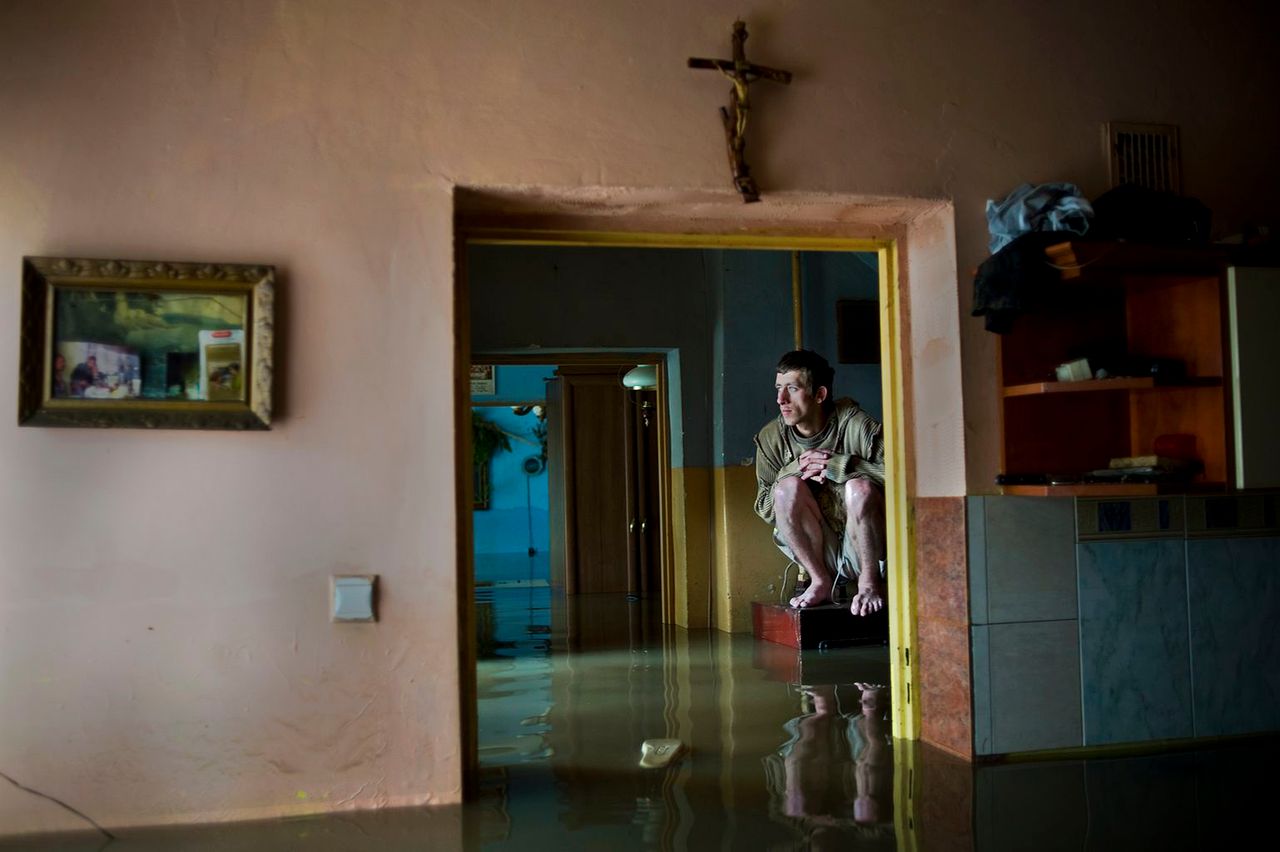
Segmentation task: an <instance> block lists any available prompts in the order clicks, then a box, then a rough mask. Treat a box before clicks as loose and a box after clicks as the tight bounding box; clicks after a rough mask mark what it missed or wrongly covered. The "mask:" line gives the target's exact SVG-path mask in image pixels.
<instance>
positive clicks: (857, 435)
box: [825, 415, 884, 485]
mask: <svg viewBox="0 0 1280 852" xmlns="http://www.w3.org/2000/svg"><path fill="white" fill-rule="evenodd" d="M883 433H884V430H883V428H882V427H881V425H880V423H879V422H878V421H876V420H875V419H874V418H872V417H868V416H865V415H864V416H862V417H851V418H849V422H848V424H847V425H846V426H845V442H844V443H845V446H846V447H856V448H857V449H856V451H855V452H852V453H832V454H831V458H830V459H828V460H827V467H826V476H825V478H826V479H828V480H830V481H831V482H835V483H838V484H843V483H845V482H848V481H849V480H850V479H853V478H855V477H861V478H863V479H870V480H872V481H873V482H877V483H879V484H880V485H884V435H883Z"/></svg>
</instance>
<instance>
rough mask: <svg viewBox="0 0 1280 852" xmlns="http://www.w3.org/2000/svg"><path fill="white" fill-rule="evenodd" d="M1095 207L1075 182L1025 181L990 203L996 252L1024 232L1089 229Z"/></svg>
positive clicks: (989, 218) (993, 250)
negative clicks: (1036, 183)
mask: <svg viewBox="0 0 1280 852" xmlns="http://www.w3.org/2000/svg"><path fill="white" fill-rule="evenodd" d="M1091 218H1093V207H1092V206H1091V205H1090V204H1089V202H1088V201H1087V200H1086V199H1085V197H1084V196H1083V195H1081V194H1080V190H1079V189H1078V188H1077V187H1076V185H1075V184H1073V183H1042V184H1040V185H1039V186H1032V185H1031V184H1029V183H1024V184H1022V185H1021V186H1019V187H1018V188H1017V189H1015V190H1014V191H1013V192H1011V193H1009V195H1008V197H1006V198H1005V199H1004V200H1003V201H1001V202H999V203H996V202H995V201H988V202H987V230H988V231H989V232H990V233H991V244H990V247H991V253H992V254H995V253H996V252H998V251H1000V249H1002V248H1004V247H1005V246H1006V245H1008V244H1009V243H1011V242H1013V241H1014V240H1015V239H1017V238H1018V237H1020V236H1022V235H1023V234H1029V233H1031V232H1033V231H1070V232H1071V233H1073V234H1084V233H1086V232H1087V231H1088V230H1089V220H1090V219H1091Z"/></svg>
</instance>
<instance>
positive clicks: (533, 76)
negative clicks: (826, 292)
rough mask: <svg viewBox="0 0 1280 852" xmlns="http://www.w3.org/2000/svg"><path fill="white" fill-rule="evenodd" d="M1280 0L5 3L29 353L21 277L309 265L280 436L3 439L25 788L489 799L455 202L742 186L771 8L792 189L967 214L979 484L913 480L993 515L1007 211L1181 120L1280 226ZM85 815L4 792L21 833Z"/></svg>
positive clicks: (3, 54)
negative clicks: (144, 265)
mask: <svg viewBox="0 0 1280 852" xmlns="http://www.w3.org/2000/svg"><path fill="white" fill-rule="evenodd" d="M1265 8H1269V7H1268V4H1264V3H1253V4H1251V3H1239V4H1233V5H1232V6H1231V7H1230V13H1228V12H1227V11H1220V10H1219V9H1218V8H1217V7H1214V6H1212V5H1210V4H1202V3H1193V2H1190V0H1183V2H1156V0H1146V2H1143V0H1135V2H1131V3H1125V4H1116V3H1113V2H1108V1H1106V0H1081V2H1077V3H1074V4H1066V5H1064V4H1033V3H1025V2H1021V0H1002V2H976V3H970V2H952V3H945V2H937V0H933V2H903V3H895V4H889V5H886V4H875V3H869V2H865V3H864V2H854V3H851V2H848V0H827V2H818V0H813V2H806V3H803V4H798V3H789V2H764V0H747V2H745V3H743V2H733V3H730V2H725V0H707V2H701V3H697V4H690V3H685V2H677V0H651V2H646V3H630V2H625V3H624V2H599V0H545V2H538V3H519V4H516V3H501V2H477V0H454V1H453V2H444V1H443V0H442V2H436V3H431V4H425V3H420V2H413V0H382V1H381V2H368V1H367V0H365V2H355V0H345V1H344V2H337V0H330V1H329V2H326V0H306V2H302V0H297V2H291V1H288V0H280V2H265V0H264V2H231V0H227V2H213V0H210V2H195V0H191V2H186V0H176V2H145V0H115V2H90V0H74V1H73V0H61V2H59V0H45V2H41V3H38V4H37V3H4V4H0V116H3V120H0V282H2V281H6V280H7V282H8V283H7V285H6V286H0V316H3V317H6V318H8V319H7V321H6V322H5V323H4V324H3V325H0V340H2V341H3V345H4V347H5V348H7V350H8V351H9V352H10V353H11V357H12V353H14V352H15V351H16V347H17V340H16V333H17V321H16V316H17V307H18V298H17V296H18V293H17V283H18V269H19V260H20V258H21V256H22V255H23V254H55V255H56V254H78V255H84V256H101V257H139V258H169V259H208V260H229V261H252V262H266V263H275V264H278V265H279V266H280V268H281V269H282V270H283V272H284V283H283V286H282V288H281V290H282V294H283V295H282V301H283V305H282V309H283V316H282V323H281V329H282V340H281V345H280V347H279V351H278V356H279V358H280V361H281V363H282V365H283V370H282V375H281V385H282V391H283V396H282V399H281V401H280V406H279V411H280V418H279V422H278V426H277V428H276V429H275V431H273V432H271V433H269V434H265V435H233V434H221V433H201V432H193V433H178V432H175V433H156V434H144V433H132V432H88V431H57V430H41V429H19V428H17V427H16V426H14V425H13V418H12V416H10V418H8V425H3V426H0V483H3V484H2V485H0V719H2V720H3V724H0V771H3V772H5V773H7V774H9V775H11V776H13V777H14V778H15V779H17V780H19V781H21V782H22V783H24V784H27V785H29V786H31V787H34V788H36V789H40V790H42V791H44V792H47V793H49V794H50V795H54V796H57V797H59V798H61V799H64V800H65V801H67V802H69V803H71V804H73V805H75V806H76V807H78V808H79V809H80V810H82V811H84V812H86V813H88V814H90V815H91V816H93V817H94V818H95V819H96V820H98V821H99V822H100V823H102V824H105V825H126V824H137V823H156V822H174V821H179V822H180V821H190V820H204V819H223V818H240V817H249V816H263V815H268V814H271V813H284V812H289V811H291V810H307V809H323V808H334V807H368V806H374V805H378V804H384V803H409V802H445V801H452V800H455V799H457V797H458V795H459V777H460V765H461V761H460V756H459V753H458V738H457V730H458V702H457V697H456V694H455V690H456V681H457V673H456V663H455V651H456V641H457V640H456V629H455V615H454V595H455V581H454V569H453V559H454V519H453V496H452V485H451V483H452V479H453V471H452V461H451V458H452V457H451V451H450V445H451V444H450V442H451V440H452V434H453V425H452V422H451V414H452V412H451V404H450V400H451V392H452V389H451V379H450V365H451V359H452V347H453V341H452V338H451V322H452V316H451V305H450V288H451V277H452V259H451V215H452V202H451V197H450V193H451V189H452V187H454V186H455V185H479V186H483V185H491V184H512V185H514V184H525V185H530V184H541V185H547V186H555V187H566V188H574V187H584V186H621V187H666V188H676V189H708V188H712V189H719V188H721V187H723V186H724V185H725V174H724V171H725V166H724V153H723V150H722V145H723V141H722V137H721V133H720V129H719V126H718V123H717V118H716V115H715V108H716V106H718V104H719V103H720V102H721V100H722V99H723V97H724V93H725V88H726V86H725V85H724V83H723V81H722V80H718V79H714V78H713V77H712V76H711V75H709V74H707V73H706V72H693V71H690V70H688V69H686V68H685V67H684V60H685V58H686V57H687V56H690V55H695V54H697V55H708V54H715V55H723V54H725V52H726V51H727V50H728V37H727V36H728V31H729V25H730V24H731V22H732V20H733V18H734V17H735V16H737V15H740V14H741V15H743V16H745V17H746V18H747V20H748V22H749V24H750V27H751V33H752V39H751V41H750V43H749V46H748V52H749V55H750V56H751V57H752V58H754V59H756V60H757V61H760V62H764V63H768V64H774V65H778V66H784V67H788V68H790V69H792V70H793V71H795V72H796V80H795V82H794V83H793V85H792V86H790V87H789V88H788V89H786V90H781V89H775V90H772V91H771V90H769V89H767V88H766V87H765V84H762V85H761V86H760V87H759V92H758V95H756V96H754V106H755V107H756V109H755V110H754V112H753V119H752V120H753V126H752V147H751V148H749V152H750V158H751V162H752V164H753V166H754V168H755V171H756V173H757V176H758V177H759V178H760V180H761V183H762V185H763V186H764V187H765V189H766V191H768V190H769V189H770V188H777V189H786V190H790V191H795V192H815V193H816V192H836V193H846V194H850V195H872V196H909V197H916V198H939V199H950V200H952V201H953V202H954V205H955V216H956V221H955V224H954V236H955V240H956V245H957V246H958V249H957V251H956V253H955V254H956V256H955V258H954V259H953V261H949V260H948V258H947V257H946V256H945V254H944V255H943V256H941V257H939V256H938V255H937V253H936V252H935V253H934V256H933V258H932V259H931V260H929V259H926V260H922V261H920V262H927V263H929V264H932V267H931V268H933V269H934V270H935V271H936V273H937V275H936V276H931V277H930V283H929V288H930V289H928V290H924V291H921V290H916V291H914V292H913V294H912V298H913V304H914V300H915V299H922V300H926V301H927V302H928V303H929V304H936V305H939V306H941V307H939V308H937V309H930V310H931V313H930V315H929V318H928V320H927V322H925V326H926V327H927V329H928V334H929V336H928V337H927V338H921V339H920V340H919V341H918V343H919V346H920V347H921V348H920V351H918V352H913V357H915V358H916V359H917V360H921V359H926V360H927V359H928V358H929V357H932V356H933V355H937V356H938V357H939V360H938V362H937V364H936V365H935V366H934V367H932V368H931V369H932V372H931V373H930V375H929V377H928V379H927V380H926V384H925V392H926V393H931V392H932V391H930V390H929V389H930V388H937V389H939V392H940V393H942V394H943V395H942V397H941V399H942V406H943V407H942V408H941V409H940V411H941V413H942V414H943V415H945V417H943V416H939V414H938V412H929V411H926V412H924V413H923V415H922V416H924V417H925V418H926V421H925V422H923V423H920V424H916V426H915V428H916V430H917V437H918V438H919V437H920V434H921V432H920V430H922V429H924V430H925V437H926V438H927V439H928V440H929V441H932V442H933V444H931V446H933V445H936V447H937V452H936V453H935V455H937V456H943V455H948V454H949V455H950V456H951V457H953V458H954V457H955V456H957V455H958V454H959V453H960V448H961V447H963V448H964V449H963V454H964V456H965V458H964V464H963V465H960V464H959V463H958V462H957V463H956V464H955V465H954V466H953V467H951V468H948V469H939V470H935V469H934V467H933V466H932V463H931V464H930V466H927V467H925V468H924V469H922V465H920V464H917V473H918V474H919V476H920V479H919V483H920V488H921V492H922V493H923V494H926V495H957V494H959V493H960V492H961V491H963V490H964V488H965V485H966V481H967V486H968V488H969V489H970V490H979V491H981V490H989V489H990V476H991V474H992V473H994V472H995V458H996V446H995V436H994V412H995V406H994V394H993V388H992V384H991V379H990V376H991V372H992V369H993V352H994V349H993V346H992V341H991V340H990V338H989V337H988V336H987V335H985V333H984V332H982V331H981V329H980V325H979V324H978V323H977V322H976V321H974V320H971V319H969V318H968V316H967V313H968V304H969V296H968V283H967V281H965V280H963V278H964V277H965V276H964V273H965V272H966V271H967V270H968V269H969V268H971V267H972V266H973V265H975V264H976V263H977V262H978V261H979V260H980V259H981V257H982V256H983V255H984V254H985V230H984V223H983V218H982V207H981V205H982V202H983V201H984V200H985V199H986V198H988V197H992V196H998V195H1001V194H1003V193H1004V192H1006V191H1008V190H1009V189H1010V188H1011V187H1012V186H1013V185H1015V184H1016V183H1018V182H1019V181H1022V180H1032V181H1043V180H1052V179H1063V178H1067V179H1074V180H1076V181H1077V182H1079V183H1080V184H1081V185H1082V186H1083V187H1084V189H1085V191H1086V192H1088V193H1091V194H1092V193H1097V192H1099V191H1100V190H1101V189H1102V188H1103V180H1104V175H1105V170H1104V166H1103V161H1102V156H1101V152H1100V144H1099V124H1100V123H1101V122H1103V121H1105V120H1108V119H1121V120H1150V121H1169V122H1175V123H1178V124H1181V125H1182V128H1183V143H1184V156H1185V161H1184V171H1185V175H1186V188H1187V190H1188V191H1189V192H1191V193H1193V194H1196V195H1198V196H1200V197H1201V198H1203V199H1204V200H1205V201H1206V202H1207V203H1208V204H1209V205H1210V206H1211V207H1213V208H1214V209H1215V210H1216V211H1217V212H1218V213H1219V216H1220V218H1219V222H1220V226H1221V228H1222V229H1223V230H1231V229H1233V228H1234V227H1235V226H1237V225H1238V224H1239V223H1240V222H1241V221H1244V220H1247V219H1255V220H1257V219H1263V220H1265V219H1266V218H1267V217H1268V216H1271V217H1274V213H1275V206H1276V202H1275V200H1274V199H1275V198H1276V196H1277V188H1278V187H1280V171H1278V169H1280V167H1278V166H1277V165H1276V162H1275V160H1274V159H1273V158H1272V156H1271V153H1272V151H1273V149H1274V145H1275V141H1276V139H1277V137H1278V135H1280V134H1278V133H1277V130H1278V129H1280V128H1278V122H1280V118H1278V117H1277V116H1278V115H1280V114H1278V113H1277V112H1276V111H1275V110H1274V109H1273V108H1272V106H1271V103H1270V101H1271V99H1272V97H1273V94H1274V92H1275V91H1276V90H1277V89H1278V88H1280V87H1278V86H1277V83H1278V82H1280V81H1278V80H1277V76H1278V75H1280V71H1278V70H1277V66H1276V65H1275V63H1274V62H1272V61H1271V60H1270V59H1269V58H1268V57H1269V56H1270V54H1271V47H1272V45H1271V44H1270V40H1271V34H1272V33H1273V32H1274V29H1273V28H1272V27H1270V26H1268V25H1266V22H1263V21H1261V20H1260V17H1261V15H1262V12H1261V11H1260V10H1262V9H1265ZM1273 221H1274V219H1273ZM939 227H941V228H942V229H943V231H944V232H946V231H948V230H949V229H950V227H951V226H950V225H949V224H945V223H944V224H941V225H939ZM952 263H954V268H955V269H959V270H960V271H961V273H962V274H961V276H960V278H961V280H959V281H957V279H956V278H955V277H954V270H953V269H952ZM4 270H8V272H7V273H4V272H3V271H4ZM913 280H915V279H913ZM957 304H958V310H957ZM935 338H936V339H937V341H938V342H937V343H936V344H934V343H932V340H933V339H935ZM931 347H932V348H931ZM961 350H962V351H963V353H964V366H963V371H961V370H960V369H959V366H958V362H957V354H958V353H959V352H960V351H961ZM13 373H14V371H13V370H12V369H10V370H7V371H3V370H0V399H9V400H12V399H14V397H15V393H16V388H15V387H14V381H15V379H14V375H13ZM960 382H962V387H963V412H964V414H963V420H964V426H963V428H964V434H963V437H961V436H960V434H959V432H958V428H959V427H958V424H954V423H953V424H952V426H951V428H949V429H948V427H947V425H946V423H947V421H948V420H954V419H955V418H957V417H958V416H959V412H960V404H961V403H960V400H961V397H960V396H959V386H960V385H958V383H960ZM919 399H920V394H919V393H917V400H919ZM917 414H918V415H920V414H921V412H919V411H917ZM939 430H940V431H939ZM934 432H937V434H936V435H935V434H933V433H934ZM930 436H932V437H930ZM351 571H360V572H373V573H378V574H380V575H381V576H382V578H383V592H384V594H383V598H382V600H383V603H384V610H383V620H382V621H381V622H380V623H379V624H378V625H376V626H359V627H335V626H333V625H330V624H329V622H328V620H327V618H326V600H325V598H326V588H327V577H328V575H329V574H331V573H335V572H351ZM77 825H78V823H77V822H76V821H75V819H74V818H73V817H70V816H69V815H67V814H65V813H64V812H61V811H58V810H57V809H55V808H53V806H51V805H48V803H42V802H39V801H36V800H33V799H32V797H30V796H29V795H27V794H25V793H21V792H20V791H17V790H16V789H14V788H12V787H9V785H7V784H6V783H4V782H2V781H0V833H11V832H23V831H37V830H50V829H56V828H70V827H75V826H77Z"/></svg>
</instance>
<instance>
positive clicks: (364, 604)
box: [330, 574, 378, 621]
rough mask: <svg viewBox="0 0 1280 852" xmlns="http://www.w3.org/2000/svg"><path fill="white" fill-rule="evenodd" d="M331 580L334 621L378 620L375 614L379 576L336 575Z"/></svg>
mask: <svg viewBox="0 0 1280 852" xmlns="http://www.w3.org/2000/svg"><path fill="white" fill-rule="evenodd" d="M331 579H332V582H331V583H330V585H331V586H332V588H333V620H334V621H377V620H378V619H377V616H375V615H374V612H373V588H374V585H375V584H376V583H377V580H378V575H377V574H335V575H334V576H333V577H332V578H331Z"/></svg>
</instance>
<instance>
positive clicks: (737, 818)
mask: <svg viewBox="0 0 1280 852" xmlns="http://www.w3.org/2000/svg"><path fill="white" fill-rule="evenodd" d="M545 592H546V593H545V596H544V597H538V596H531V595H530V590H529V589H527V588H520V587H500V586H496V585H495V586H490V587H487V588H484V589H481V590H480V591H479V592H478V597H479V598H480V600H479V601H478V604H479V606H481V607H483V608H485V609H486V610H487V611H488V612H489V613H490V614H491V615H492V618H481V619H478V622H479V623H480V625H481V627H482V629H483V630H484V631H485V632H484V633H482V635H481V636H480V637H479V645H480V647H481V648H483V649H486V651H485V654H484V656H483V658H482V659H481V660H480V662H479V665H478V670H477V682H478V697H479V703H478V717H479V741H480V742H479V745H480V762H481V767H482V786H483V791H484V804H483V807H482V810H483V809H486V808H487V809H488V810H489V811H490V812H491V814H492V816H493V817H494V819H492V820H488V821H482V822H483V823H484V824H485V826H486V828H485V829H484V830H483V831H482V832H481V836H482V837H483V840H482V841H481V842H482V845H485V846H486V847H488V846H489V845H494V846H495V847H496V846H502V845H504V844H508V843H509V844H512V845H519V846H521V847H522V848H554V847H559V846H567V847H571V848H595V845H596V844H600V845H607V846H610V847H618V846H619V845H621V848H664V849H667V848H670V849H675V848H690V847H692V846H696V845H700V844H703V843H707V844H711V845H712V846H715V847H717V848H728V847H734V846H735V845H741V846H742V847H743V848H755V849H800V848H815V849H820V848H827V847H828V846H829V845H831V844H835V843H839V844H841V845H844V846H847V845H848V844H849V842H850V841H853V842H855V845H856V846H857V848H890V847H892V846H893V845H894V828H893V819H894V802H893V749H892V742H891V739H890V736H889V701H890V698H889V691H888V688H887V687H886V686H885V684H887V683H888V680H889V673H888V654H887V650H886V649H885V648H884V647H882V646H881V647H871V648H866V647H864V648H843V649H837V650H833V651H827V652H819V651H805V652H800V651H797V650H795V649H792V648H787V647H784V646H781V645H774V644H772V643H760V642H756V641H755V640H754V639H752V637H751V636H750V635H745V634H734V635H729V634H725V633H720V632H717V631H688V630H683V629H680V628H675V627H670V626H664V625H661V624H659V623H658V620H657V617H656V616H657V613H656V611H655V608H654V607H651V606H650V605H648V604H647V603H646V602H643V601H633V602H628V601H626V600H625V599H624V598H622V597H621V596H577V597H575V598H565V597H563V596H556V595H553V594H552V593H551V592H550V590H545ZM531 601H533V602H534V603H532V604H531V603H530V602H531ZM538 601H541V602H543V603H545V605H543V603H538ZM654 738H672V739H676V740H679V741H680V743H681V744H682V746H683V751H682V753H681V755H680V756H679V757H678V758H676V759H675V760H673V761H672V762H671V763H670V764H669V765H667V766H665V767H659V768H642V767H641V766H640V765H639V761H640V757H641V745H642V743H644V742H645V740H649V739H654ZM552 814H554V816H553V817H552V816H551V815H552ZM548 817H550V819H548ZM529 832H532V835H530V834H529ZM726 844H727V846H726Z"/></svg>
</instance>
